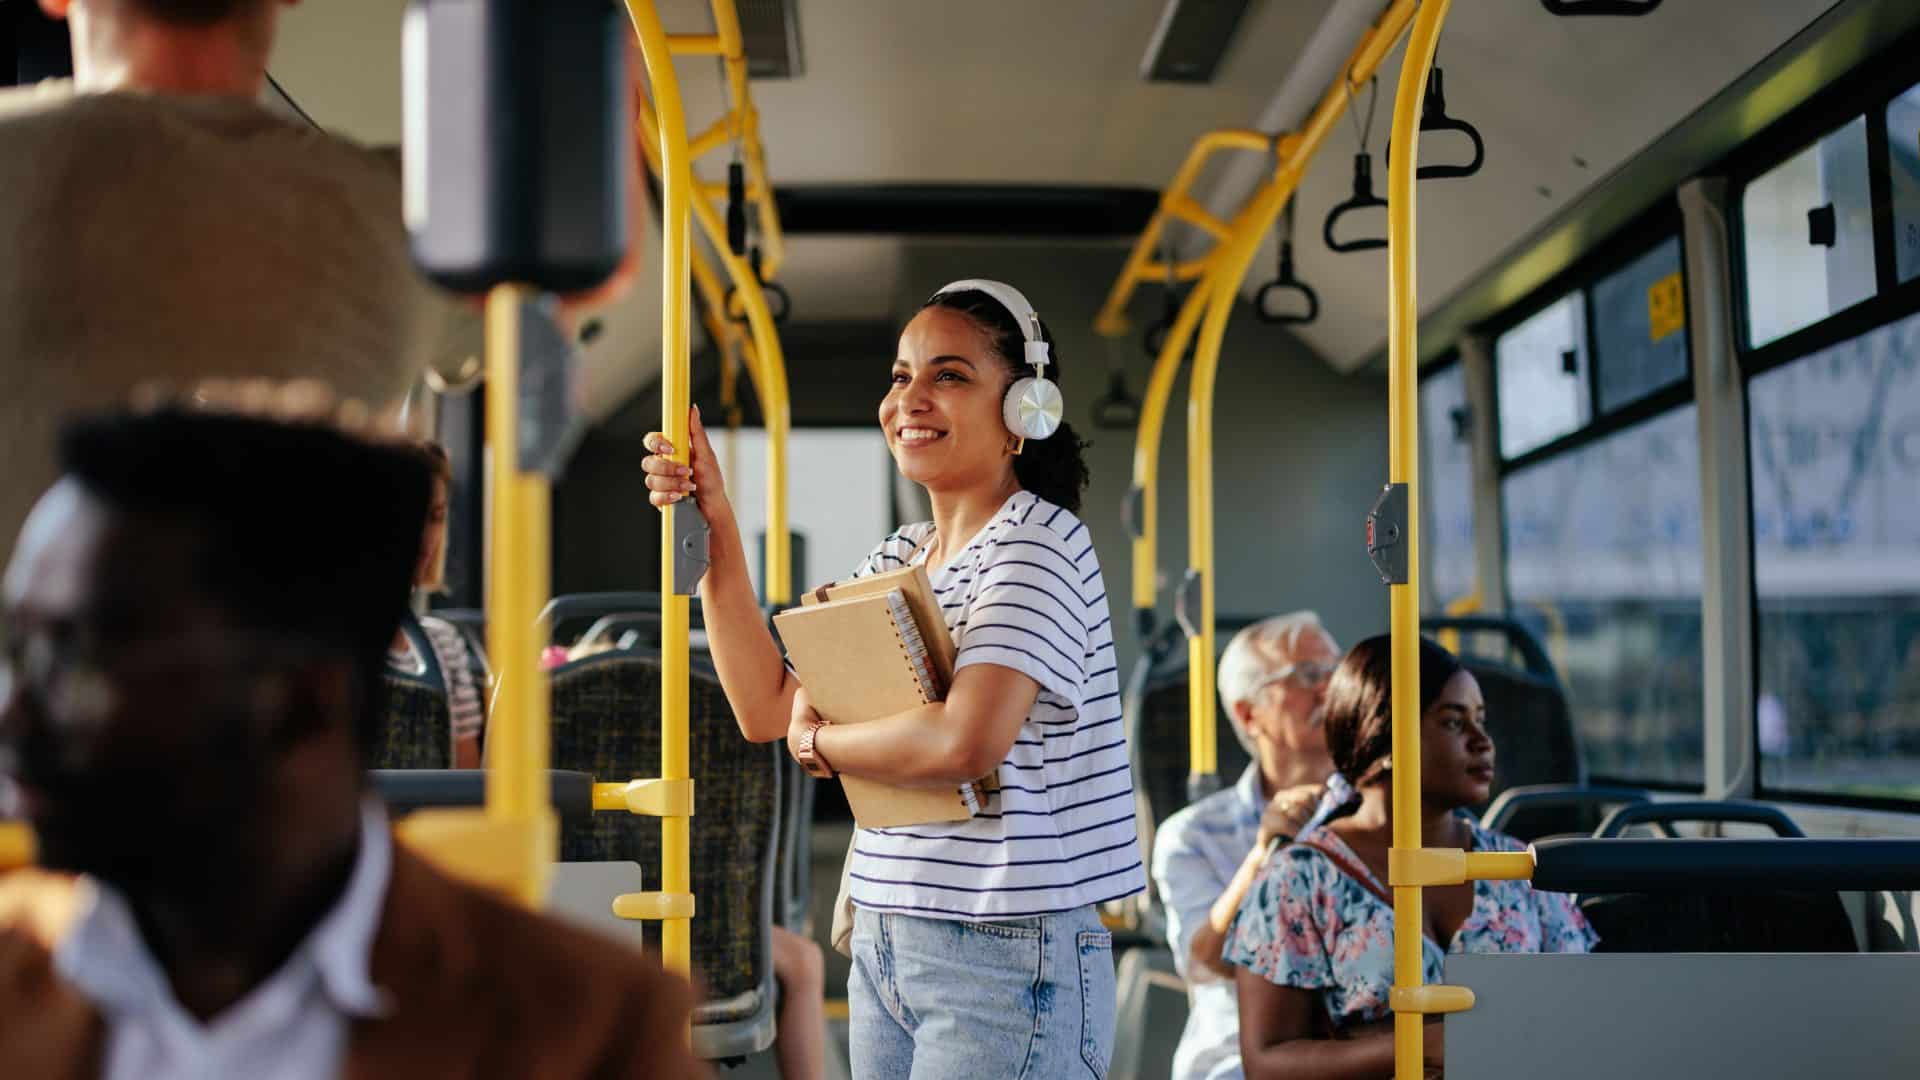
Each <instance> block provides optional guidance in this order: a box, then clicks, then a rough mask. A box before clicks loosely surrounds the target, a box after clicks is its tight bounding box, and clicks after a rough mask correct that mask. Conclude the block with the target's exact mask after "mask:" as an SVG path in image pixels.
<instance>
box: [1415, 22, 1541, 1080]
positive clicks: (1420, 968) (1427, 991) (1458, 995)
mask: <svg viewBox="0 0 1920 1080" xmlns="http://www.w3.org/2000/svg"><path fill="white" fill-rule="evenodd" d="M1450 5H1451V0H1423V2H1422V3H1421V5H1420V13H1419V15H1417V16H1415V18H1414V21H1413V32H1412V34H1411V35H1410V36H1409V37H1408V39H1407V52H1406V57H1405V59H1404V60H1402V61H1401V64H1400V88H1399V92H1398V93H1397V94H1395V95H1394V103H1393V143H1392V153H1391V154H1389V155H1388V156H1389V163H1388V169H1387V282H1388V286H1387V288H1388V291H1387V304H1388V307H1387V410H1388V425H1387V480H1388V482H1389V483H1394V484H1405V485H1406V486H1407V500H1406V505H1407V506H1408V507H1410V508H1414V509H1413V510H1412V512H1410V513H1409V514H1408V515H1407V521H1406V522H1405V531H1406V540H1405V543H1406V545H1407V550H1406V563H1407V580H1406V583H1405V584H1403V585H1394V586H1392V587H1391V588H1390V589H1389V601H1390V608H1389V614H1388V628H1389V630H1390V631H1391V633H1392V635H1393V645H1392V655H1393V805H1394V806H1396V807H1399V808H1400V810H1399V812H1398V813H1396V814H1394V815H1393V848H1392V856H1398V857H1400V858H1403V859H1404V858H1406V857H1407V853H1410V852H1413V851H1416V850H1418V849H1419V848H1420V847H1421V846H1422V844H1423V842H1424V841H1423V840H1422V837H1421V835H1420V815H1419V814H1417V813H1414V812H1412V808H1414V807H1417V806H1419V805H1420V515H1419V512H1418V509H1417V508H1418V507H1419V505H1420V441H1419V433H1420V432H1419V425H1420V410H1419V407H1418V401H1417V398H1416V395H1417V393H1418V386H1417V384H1418V379H1419V372H1418V370H1417V369H1418V367H1419V363H1420V349H1419V332H1420V303H1419V298H1418V295H1417V292H1416V289H1415V268H1416V267H1417V266H1418V265H1419V264H1418V262H1417V261H1416V257H1415V239H1416V233H1415V232H1414V192H1415V185H1414V179H1415V177H1414V173H1415V171H1416V169H1417V167H1418V165H1419V162H1420V111H1421V105H1422V102H1423V101H1424V100H1425V98H1426V91H1427V71H1428V69H1429V68H1431V67H1432V66H1433V53H1434V49H1435V48H1436V47H1437V46H1438V45H1439V42H1440V27H1441V24H1442V23H1444V22H1445V21H1446V18H1447V9H1448V7H1449V6H1450ZM1392 856H1390V857H1392ZM1463 861H1464V860H1463ZM1510 861H1512V862H1517V861H1518V860H1510ZM1527 863H1528V867H1527V871H1528V875H1529V876H1531V873H1532V866H1531V863H1532V860H1531V858H1529V859H1528V860H1527ZM1474 868H1477V869H1478V868H1483V869H1488V870H1493V869H1496V868H1499V869H1506V867H1505V866H1499V867H1496V866H1495V865H1492V864H1489V863H1487V862H1486V860H1484V859H1483V860H1480V862H1479V864H1478V866H1476V867H1474ZM1514 869H1517V866H1516V867H1514ZM1392 884H1393V925H1394V934H1393V996H1394V1000H1395V1002H1396V1003H1397V1004H1398V1006H1399V1007H1398V1008H1397V1009H1396V1011H1395V1012H1394V1014H1393V1073H1394V1077H1395V1080H1420V1078H1421V1076H1422V1075H1424V1071H1425V1070H1424V1045H1423V1044H1424V1036H1423V1032H1422V1028H1423V1027H1424V1026H1425V1016H1424V1015H1423V1014H1424V1012H1425V1011H1435V1012H1440V1011H1447V1012H1455V1011H1459V1010H1460V1009H1463V1008H1467V1007H1471V1005H1472V1004H1473V995H1472V992H1471V991H1466V990H1464V989H1463V988H1459V987H1449V988H1446V990H1445V991H1441V989H1440V988H1437V987H1435V988H1427V987H1424V986H1422V983H1423V982H1424V979H1425V969H1424V963H1425V958H1424V956H1423V952H1422V950H1423V945H1422V933H1421V929H1420V928H1421V927H1423V926H1424V925H1425V924H1426V917H1425V915H1424V913H1423V910H1422V908H1423V905H1422V895H1421V886H1420V885H1419V884H1417V883H1412V884H1409V883H1402V882H1400V881H1394V882H1393V883H1392Z"/></svg>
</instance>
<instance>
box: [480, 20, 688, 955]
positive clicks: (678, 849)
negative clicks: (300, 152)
mask: <svg viewBox="0 0 1920 1080" xmlns="http://www.w3.org/2000/svg"><path fill="white" fill-rule="evenodd" d="M627 14H628V17H629V18H631V19H632V20H633V28H634V32H635V34H636V35H638V37H639V39H640V54H641V56H642V58H643V59H644V60H645V61H646V68H647V81H648V83H649V84H651V86H652V89H653V102H654V109H655V110H656V111H657V113H658V116H659V124H658V127H659V133H660V142H659V148H660V192H661V203H662V206H661V214H660V217H661V227H660V230H661V237H660V262H661V267H660V271H661V282H660V286H661V289H662V302H661V340H660V352H661V357H660V360H661V363H660V390H661V393H660V412H661V417H660V430H661V431H662V432H663V433H665V435H666V436H667V439H668V440H669V441H670V442H672V443H673V450H674V453H673V456H674V458H675V459H676V460H678V461H680V462H682V463H685V462H686V460H687V442H688V440H687V410H688V408H689V402H688V394H689V387H688V382H689V379H688V374H689V373H688V364H689V355H688V350H689V348H690V345H691V336H692V334H691V331H692V326H691V325H690V324H689V321H690V317H691V310H692V303H691V294H690V278H689V274H690V273H691V270H690V268H689V266H688V262H689V260H690V258H691V249H692V244H691V237H690V236H689V230H688V221H687V209H688V206H689V204H690V202H691V201H692V194H693V170H692V168H691V165H690V162H689V159H688V154H687V120H686V114H685V112H684V110H683V109H682V108H681V105H680V82H679V78H678V76H676V75H675V73H674V70H673V56H672V54H671V52H670V51H669V49H668V45H667V35H666V32H665V31H664V30H662V29H661V27H660V14H659V12H657V11H655V10H654V6H653V0H627ZM491 400H492V398H491V395H489V401H491ZM675 512H676V511H669V512H667V513H665V514H662V515H660V633H661V642H660V668H661V673H660V725H661V736H660V778H661V779H663V780H685V779H687V776H688V771H687V770H688V761H687V747H688V744H687V686H688V679H689V678H690V677H691V671H690V670H689V665H688V659H687V644H688V642H687V621H688V611H689V605H688V602H687V600H688V598H687V597H684V596H676V595H674V590H673V554H674V552H673V514H674V513H675ZM527 655H528V657H529V658H531V657H532V656H533V655H534V654H533V653H531V652H529V653H528V654H527ZM688 841H689V837H688V821H687V819H686V818H684V817H663V818H661V819H660V864H661V865H660V891H661V892H663V893H666V894H670V895H678V894H683V893H689V892H690V891H691V889H692V872H691V867H690V866H689V864H688V857H689V852H688V848H689V842H688ZM675 914H678V912H676V913H675ZM660 952H661V955H662V958H663V959H664V961H665V963H666V965H667V967H669V968H671V969H673V970H674V971H678V972H681V973H683V974H685V973H687V972H689V971H691V969H692V939H691V928H690V926H689V925H688V920H687V919H685V918H669V919H666V920H664V921H662V923H661V924H660Z"/></svg>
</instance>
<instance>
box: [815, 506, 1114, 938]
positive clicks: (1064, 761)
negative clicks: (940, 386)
mask: <svg viewBox="0 0 1920 1080" xmlns="http://www.w3.org/2000/svg"><path fill="white" fill-rule="evenodd" d="M932 533H933V525H932V524H931V523H922V524H919V525H909V526H907V527H906V528H904V529H902V530H900V531H899V532H897V533H895V534H893V535H892V536H889V537H887V538H886V539H885V540H883V541H881V543H880V546H879V547H877V548H875V549H874V551H873V554H871V555H869V556H868V557H867V561H866V562H865V563H864V564H862V565H861V567H860V569H859V570H858V571H857V572H856V576H860V575H864V574H870V573H875V572H878V571H882V570H890V569H893V568H896V567H899V566H903V565H906V563H907V561H908V560H909V559H911V560H913V561H915V562H923V561H924V560H925V554H926V552H925V549H924V541H925V540H926V539H927V538H928V537H929V536H930V535H932ZM916 549H918V550H916ZM929 579H930V581H931V583H932V585H933V591H934V593H935V594H936V595H937V596H938V597H939V598H940V603H941V607H942V608H943V609H944V610H945V612H946V617H947V628H948V629H949V630H950V631H952V633H953V641H954V645H955V647H956V650H957V653H956V659H955V661H954V668H955V670H956V671H958V670H959V669H962V668H965V667H968V666H970V665H973V664H998V665H1000V666H1002V667H1008V668H1012V669H1014V670H1015V671H1019V672H1021V673H1023V674H1025V675H1028V676H1030V677H1031V678H1032V679H1033V680H1034V681H1035V682H1037V683H1039V684H1040V696H1039V698H1038V700H1037V701H1036V702H1035V703H1034V707H1033V712H1032V713H1031V714H1030V715H1029V716H1028V717H1027V721H1026V723H1025V724H1023V725H1021V728H1020V733H1019V736H1018V737H1017V738H1016V739H1015V741H1014V744H1013V749H1012V750H1010V751H1009V752H1008V754H1007V757H1006V760H1005V761H1003V762H1002V763H1001V764H1000V768H999V782H1000V790H999V791H998V792H997V793H996V794H994V795H993V796H992V797H991V798H990V799H989V800H988V804H987V806H986V807H985V809H984V810H983V812H982V813H980V814H978V815H976V816H975V817H973V818H972V819H971V820H968V821H962V822H943V823H940V824H935V825H916V826H912V827H908V828H894V829H861V830H859V831H858V833H857V835H856V836H855V837H854V850H853V862H852V866H851V867H850V869H849V875H848V876H849V894H850V895H851V897H852V899H853V902H854V903H855V904H858V905H860V906H861V907H864V908H870V909H873V910H876V911H894V912H902V913H906V914H911V915H921V916H926V917H931V918H948V919H1008V918H1018V917H1021V916H1027V915H1040V914H1046V913H1049V912H1057V911H1071V910H1073V909H1076V908H1080V907H1085V906H1087V905H1089V904H1095V903H1100V902H1102V901H1105V900H1112V899H1117V898H1119V897H1123V896H1131V895H1133V894H1135V893H1137V892H1140V891H1141V890H1142V889H1144V888H1145V887H1146V872H1145V869H1144V868H1143V867H1142V865H1141V862H1140V840H1139V833H1138V830H1137V829H1136V828H1135V825H1134V798H1133V774H1132V770H1131V768H1130V767H1129V765H1128V757H1127V736H1126V728H1125V725H1124V724H1122V723H1121V720H1120V679H1119V673H1118V671H1117V669H1116V665H1115V661H1114V653H1113V617H1112V615H1111V614H1110V613H1109V611H1108V608H1107V590H1106V584H1105V582H1104V581H1103V580H1102V578H1101V576H1100V563H1099V561H1098V559H1096V558H1095V556H1094V553H1093V539H1092V537H1091V536H1089V535H1088V533H1087V527H1086V525H1084V524H1083V523H1082V522H1081V521H1080V519H1079V518H1077V517H1075V516H1074V515H1073V514H1071V513H1069V512H1067V511H1066V510H1065V509H1063V508H1061V507H1059V506H1055V505H1054V504H1052V503H1050V502H1047V501H1046V500H1044V499H1041V498H1040V497H1038V496H1036V495H1034V494H1032V493H1030V492H1025V491H1021V492H1016V493H1015V494H1014V495H1013V496H1012V497H1011V498H1009V499H1008V500H1007V503H1006V505H1005V506H1003V507H1001V508H1000V512H999V513H998V514H996V515H995V516H994V518H993V520H992V521H991V522H989V523H988V524H987V526H986V527H985V528H984V529H982V530H981V531H980V533H979V534H978V535H976V536H975V537H974V538H973V540H972V541H971V542H970V543H969V544H968V545H967V546H966V547H965V548H964V549H962V550H961V552H960V553H959V554H958V555H956V556H954V557H953V558H952V559H950V560H948V562H947V565H946V566H944V567H941V568H939V569H937V570H930V573H929Z"/></svg>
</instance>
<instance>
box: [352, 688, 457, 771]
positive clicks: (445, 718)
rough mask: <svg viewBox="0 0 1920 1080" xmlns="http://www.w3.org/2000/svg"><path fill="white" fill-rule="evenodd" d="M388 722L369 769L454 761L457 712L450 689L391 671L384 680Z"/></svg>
mask: <svg viewBox="0 0 1920 1080" xmlns="http://www.w3.org/2000/svg"><path fill="white" fill-rule="evenodd" d="M381 682H382V686H383V688H384V690H385V696H386V705H385V709H386V718H387V722H386V725H385V727H384V728H383V730H382V732H381V737H380V741H379V743H378V744H376V745H375V747H374V752H373V758H372V760H370V761H368V762H367V767H368V768H369V769H444V768H446V767H447V766H449V765H451V764H452V763H453V731H452V726H453V713H452V711H451V710H450V709H449V708H448V707H447V692H446V691H445V690H443V689H440V688H438V687H435V686H433V685H431V684H429V683H427V682H425V681H423V680H420V679H413V678H406V677H403V676H400V675H396V674H393V673H391V672H389V673H388V674H387V676H386V677H385V678H384V679H382V680H381Z"/></svg>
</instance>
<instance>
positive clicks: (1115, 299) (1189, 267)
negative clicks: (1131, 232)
mask: <svg viewBox="0 0 1920 1080" xmlns="http://www.w3.org/2000/svg"><path fill="white" fill-rule="evenodd" d="M1222 150H1257V151H1261V152H1265V153H1271V152H1272V150H1273V140H1272V139H1271V138H1269V137H1268V136H1266V135H1264V134H1262V133H1261V132H1258V131H1245V130H1240V129H1234V128H1225V129H1222V130H1219V131H1209V132H1207V133H1206V134H1204V135H1202V136H1200V137H1199V138H1198V139H1195V140H1194V143H1193V146H1192V148H1191V149H1189V150H1188V151H1187V156H1186V159H1185V160H1184V161H1182V162H1181V163H1180V169H1179V171H1177V172H1175V173H1174V174H1173V180H1172V181H1171V182H1169V183H1168V184H1167V189H1166V191H1165V192H1164V193H1162V194H1161V196H1160V205H1159V206H1158V207H1156V208H1155V209H1154V211H1153V217H1151V218H1149V219H1148V220H1147V227H1146V228H1145V229H1143V230H1141V232H1140V238H1139V239H1138V240H1135V241H1134V242H1133V251H1132V252H1131V253H1129V254H1128V255H1127V265H1126V266H1125V267H1123V268H1122V269H1121V271H1120V277H1119V278H1118V279H1116V280H1115V281H1114V283H1113V288H1112V289H1110V290H1108V292H1107V302H1106V303H1105V304H1104V305H1102V306H1101V308H1100V314H1099V315H1097V316H1096V317H1095V318H1094V320H1093V328H1094V330H1095V331H1096V332H1097V333H1099V334H1100V335H1101V336H1103V337H1119V336H1120V335H1122V334H1124V333H1126V332H1127V303H1128V301H1130V300H1132V299H1133V290H1134V289H1136V288H1138V287H1139V285H1140V283H1141V282H1143V281H1164V280H1165V279H1166V276H1167V267H1166V264H1165V263H1163V262H1162V263H1156V262H1154V261H1153V257H1154V252H1155V250H1156V249H1157V248H1158V247H1159V246H1160V234H1161V232H1162V231H1163V230H1164V229H1165V227H1166V222H1167V218H1168V217H1170V216H1171V217H1174V218H1178V219H1180V220H1182V221H1187V222H1190V223H1193V224H1197V225H1200V226H1201V228H1202V229H1203V231H1206V232H1208V233H1209V234H1210V235H1212V236H1214V237H1216V238H1219V237H1221V236H1222V235H1223V234H1222V233H1221V232H1220V231H1216V230H1217V229H1218V228H1228V226H1224V225H1222V223H1221V222H1220V221H1219V219H1217V218H1215V217H1214V216H1213V215H1212V214H1210V213H1207V212H1206V210H1204V209H1202V208H1201V206H1200V204H1199V203H1197V202H1195V201H1194V198H1193V192H1192V188H1193V182H1194V180H1195V179H1197V178H1198V177H1199V176H1200V171H1201V170H1202V169H1204V168H1205V167H1206V164H1207V162H1208V160H1210V159H1211V158H1212V157H1213V155H1214V154H1217V153H1219V152H1220V151H1222ZM1206 267H1207V260H1206V259H1194V260H1191V261H1187V262H1182V263H1179V264H1177V265H1176V267H1175V273H1174V277H1175V278H1177V279H1179V280H1182V281H1191V280H1193V279H1195V278H1199V277H1201V276H1202V275H1203V274H1204V273H1205V271H1206Z"/></svg>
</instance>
